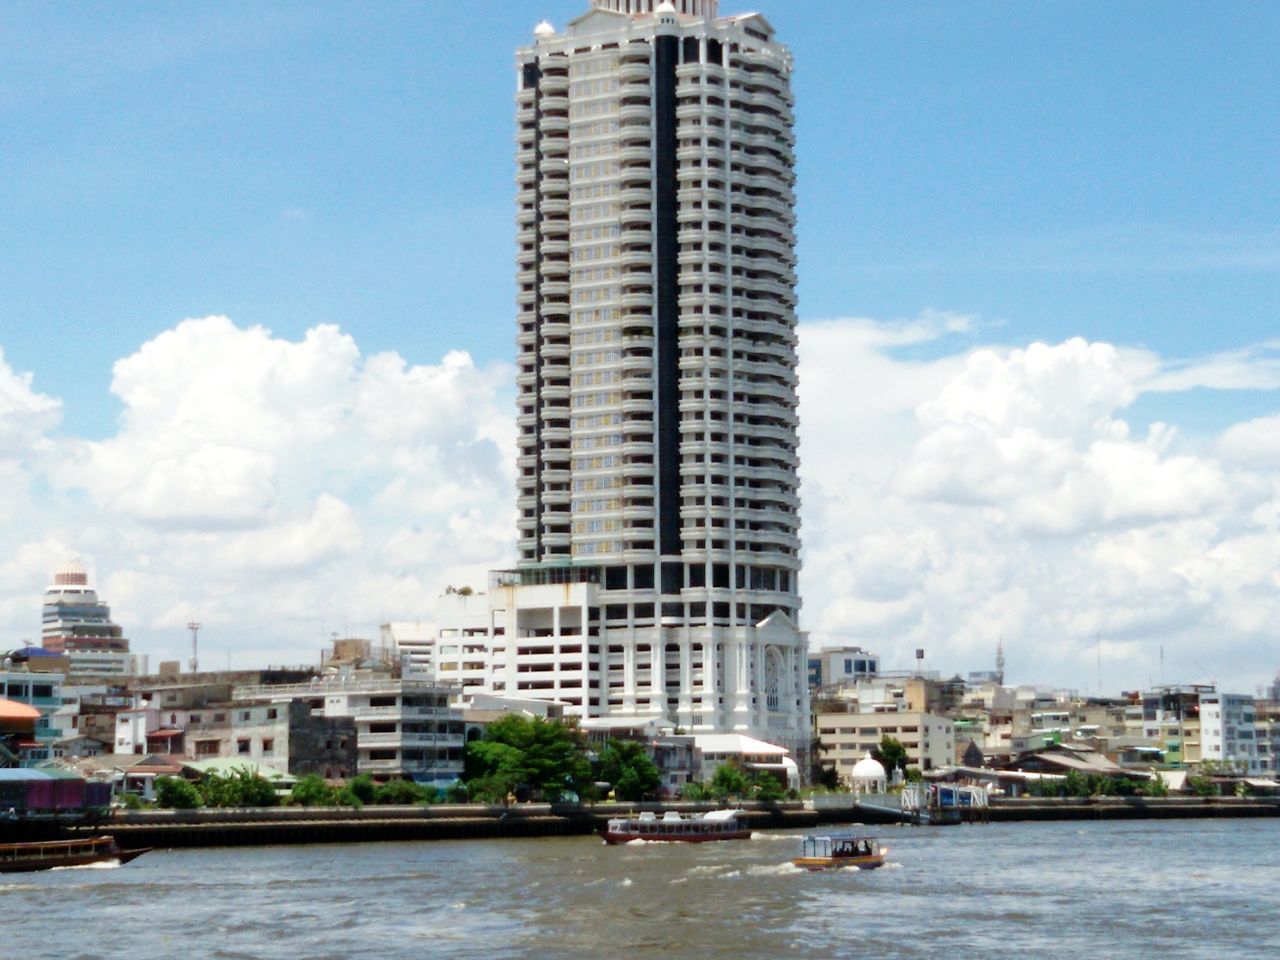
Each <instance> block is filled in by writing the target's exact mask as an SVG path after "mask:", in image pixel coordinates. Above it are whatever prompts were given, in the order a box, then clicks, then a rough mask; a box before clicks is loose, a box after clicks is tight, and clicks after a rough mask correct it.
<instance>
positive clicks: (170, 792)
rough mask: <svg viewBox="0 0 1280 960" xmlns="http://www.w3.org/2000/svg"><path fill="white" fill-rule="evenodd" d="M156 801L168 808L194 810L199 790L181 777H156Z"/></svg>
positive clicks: (198, 798) (198, 802)
mask: <svg viewBox="0 0 1280 960" xmlns="http://www.w3.org/2000/svg"><path fill="white" fill-rule="evenodd" d="M156 802H157V803H159V804H160V806H162V807H167V808H168V809H170V810H194V809H195V808H196V807H198V806H200V791H199V790H197V789H196V788H195V787H194V786H192V785H191V783H190V781H188V780H183V779H182V778H181V777H156Z"/></svg>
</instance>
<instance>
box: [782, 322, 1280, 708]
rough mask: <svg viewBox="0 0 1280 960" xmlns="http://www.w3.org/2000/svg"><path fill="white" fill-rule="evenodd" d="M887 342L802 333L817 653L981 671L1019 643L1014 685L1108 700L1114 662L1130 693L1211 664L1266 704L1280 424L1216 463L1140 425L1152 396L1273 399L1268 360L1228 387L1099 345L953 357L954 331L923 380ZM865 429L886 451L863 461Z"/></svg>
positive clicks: (1243, 361) (1207, 364)
mask: <svg viewBox="0 0 1280 960" xmlns="http://www.w3.org/2000/svg"><path fill="white" fill-rule="evenodd" d="M869 326H870V329H869ZM875 326H876V325H875V324H870V325H869V322H868V321H862V320H849V321H832V322H826V323H820V324H814V325H811V326H802V327H801V371H800V373H801V383H802V391H803V394H802V398H803V409H802V444H801V461H802V464H803V466H802V473H803V479H804V487H803V495H804V516H803V520H804V529H803V537H804V541H805V545H806V568H805V580H804V594H805V621H806V623H807V624H808V627H809V629H810V630H811V631H812V632H813V637H814V638H815V639H816V640H817V641H818V642H819V643H859V644H862V645H863V646H866V647H869V648H871V649H875V650H878V651H880V652H881V653H882V655H883V656H884V658H885V662H886V664H888V665H891V666H897V667H902V668H905V667H908V666H910V665H911V663H912V660H913V658H912V654H913V652H914V649H915V648H917V647H923V648H925V649H926V651H927V654H928V656H929V662H930V665H931V666H934V667H936V668H939V669H943V670H947V671H960V672H963V671H965V670H971V669H981V668H989V667H990V666H991V664H992V662H993V660H994V652H995V648H996V644H997V643H998V642H1003V643H1004V645H1005V648H1006V652H1007V654H1008V657H1009V662H1010V671H1011V674H1012V675H1013V676H1015V677H1016V678H1018V679H1022V680H1026V681H1038V682H1044V683H1051V682H1054V681H1055V680H1060V681H1062V682H1064V683H1067V684H1069V685H1072V686H1077V687H1080V688H1096V687H1097V665H1096V662H1094V661H1095V659H1096V654H1097V650H1098V648H1099V646H1101V649H1102V652H1103V658H1104V663H1103V686H1104V688H1106V689H1107V690H1109V691H1112V692H1114V691H1115V690H1116V689H1118V688H1119V687H1120V686H1140V685H1142V684H1144V683H1147V682H1151V681H1157V680H1159V679H1160V653H1161V649H1162V648H1163V650H1164V654H1165V664H1166V668H1167V670H1166V674H1165V675H1166V677H1167V678H1169V679H1183V678H1187V679H1190V678H1199V677H1201V676H1204V677H1205V678H1207V673H1206V670H1205V669H1202V667H1204V665H1212V670H1213V671H1214V672H1216V675H1217V676H1219V677H1220V678H1224V679H1231V678H1234V680H1235V682H1236V683H1237V685H1238V686H1240V687H1241V688H1243V689H1252V685H1253V684H1256V683H1260V682H1262V680H1263V678H1264V677H1265V676H1266V675H1267V674H1269V673H1270V672H1271V671H1273V670H1274V669H1275V667H1276V666H1277V665H1280V664H1277V663H1276V662H1273V661H1275V660H1277V656H1276V652H1275V646H1274V639H1273V638H1274V632H1273V625H1274V623H1275V622H1276V615H1277V614H1280V600H1278V599H1277V598H1278V597H1280V591H1277V590H1276V579H1277V577H1278V576H1280V573H1278V572H1277V571H1280V495H1278V494H1280V445H1278V443H1280V441H1277V440H1276V439H1275V438H1276V436H1280V421H1277V420H1276V418H1262V419H1259V420H1256V421H1252V422H1250V423H1246V424H1240V425H1237V426H1235V427H1232V428H1231V429H1229V430H1227V431H1226V432H1225V433H1224V434H1223V435H1222V437H1221V438H1220V440H1219V441H1218V443H1217V445H1216V447H1215V448H1214V450H1213V452H1212V453H1210V454H1205V453H1199V452H1193V451H1188V450H1185V449H1183V445H1182V444H1181V442H1180V437H1179V433H1178V431H1177V429H1176V428H1175V427H1173V426H1170V425H1168V424H1161V423H1156V424H1153V425H1152V426H1151V427H1150V428H1149V429H1148V430H1147V433H1146V435H1145V436H1134V435H1133V431H1132V429H1131V427H1130V425H1129V423H1128V422H1127V421H1126V420H1125V412H1126V410H1127V408H1128V407H1130V406H1131V405H1132V404H1133V403H1134V402H1135V400H1136V399H1137V398H1138V397H1139V396H1140V395H1142V394H1143V393H1145V392H1167V391H1170V390H1178V389H1190V388H1192V387H1206V386H1214V385H1216V386H1218V387H1222V388H1227V387H1230V388H1250V389H1255V388H1256V387H1257V385H1259V384H1265V383H1267V382H1269V381H1268V379H1267V378H1268V377H1269V376H1270V373H1269V370H1270V364H1271V360H1270V354H1269V350H1268V348H1267V345H1262V346H1261V347H1258V348H1249V349H1247V350H1242V351H1238V352H1236V353H1235V354H1232V355H1231V362H1232V363H1233V364H1239V365H1241V366H1239V367H1233V368H1232V372H1231V374H1230V376H1227V375H1225V374H1223V373H1221V371H1223V370H1224V369H1226V366H1225V365H1224V363H1223V362H1222V361H1221V358H1206V360H1205V361H1204V362H1203V363H1196V362H1187V361H1177V362H1168V361H1165V360H1163V359H1162V358H1160V357H1159V356H1157V355H1155V354H1153V353H1151V352H1150V351H1146V350H1137V349H1130V348H1118V347H1116V346H1114V345H1111V344H1105V343H1087V342H1085V341H1083V340H1080V339H1072V340H1068V341H1066V342H1064V343H1059V344H1045V343H1035V344H1031V345H1028V346H1025V347H1015V348H1009V347H978V348H975V349H971V350H968V351H957V350H950V351H948V350H946V349H944V347H945V346H946V343H945V341H944V338H945V336H946V331H945V330H943V329H939V328H937V327H935V328H933V331H934V333H935V335H936V336H938V337H939V342H938V343H937V344H935V345H934V347H935V349H934V350H933V351H932V353H933V355H934V356H935V357H937V359H934V360H931V361H929V362H928V363H921V362H916V361H911V360H905V359H901V358H899V357H897V356H895V349H896V346H897V344H898V343H900V342H901V341H902V338H903V334H902V332H901V331H900V330H898V329H896V328H890V329H889V330H887V331H886V332H885V333H884V335H878V334H877V333H876V332H875V330H874V328H875ZM970 329H972V327H971V328H970ZM840 345H844V346H846V347H851V348H848V349H844V350H840V349H839V346H840ZM815 367H817V368H819V372H818V373H817V375H815V374H814V369H815ZM1170 371H1174V373H1170ZM1175 373H1176V375H1177V376H1180V377H1182V379H1181V380H1176V379H1174V374H1175ZM864 388H865V389H866V391H867V393H866V394H864V392H863V390H864ZM1277 405H1278V406H1280V397H1277ZM815 408H816V409H817V410H819V411H820V412H819V414H818V416H816V417H815V416H813V415H812V412H813V411H814V410H815ZM908 410H909V411H910V414H909V415H908V414H907V413H906V411H908ZM835 411H839V413H838V415H837V414H836V413H835ZM846 422H855V423H856V425H855V426H854V428H853V429H854V431H855V433H856V434H860V435H861V437H863V438H864V439H865V440H866V441H868V442H870V443H871V444H872V445H873V446H874V447H875V449H874V450H873V451H872V452H870V453H869V454H864V452H863V450H862V449H860V446H859V445H853V444H849V443H847V442H845V438H846V437H847V436H848V432H847V431H846V430H844V429H843V424H844V423H846ZM886 453H887V456H888V458H889V460H890V461H891V463H889V464H887V463H886V462H885V457H886ZM1215 454H1216V455H1215ZM815 463H816V464H817V465H818V466H817V467H816V468H815ZM870 464H873V465H876V468H875V469H868V465H870ZM886 467H888V469H886Z"/></svg>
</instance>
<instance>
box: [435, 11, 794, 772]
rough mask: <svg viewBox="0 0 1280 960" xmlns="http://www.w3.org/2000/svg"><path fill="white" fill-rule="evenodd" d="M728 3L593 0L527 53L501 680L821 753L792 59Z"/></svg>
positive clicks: (597, 712) (578, 703) (501, 587)
mask: <svg viewBox="0 0 1280 960" xmlns="http://www.w3.org/2000/svg"><path fill="white" fill-rule="evenodd" d="M716 6H717V4H716V2H715V0H681V2H680V3H678V4H672V3H670V2H662V3H658V2H655V0H595V2H593V4H592V6H591V9H590V10H588V11H587V12H586V13H584V14H583V15H582V16H580V17H578V18H577V19H576V20H574V21H572V22H571V23H569V24H568V25H567V27H566V28H565V29H564V31H563V32H561V33H557V32H556V31H555V29H554V28H552V27H551V26H550V25H549V24H545V23H544V24H542V25H540V26H539V27H538V29H537V30H536V31H535V36H534V42H533V44H532V45H530V46H528V47H524V48H522V49H520V50H519V51H518V53H517V68H518V93H517V95H516V100H517V136H516V140H517V147H516V150H517V152H516V160H517V184H518V201H517V204H518V213H517V225H518V235H517V270H518V289H519V293H518V333H517V342H518V386H519V400H518V403H519V410H518V424H519V500H518V507H519V558H520V560H519V566H518V569H517V570H514V571H507V572H504V573H502V574H499V575H496V576H495V577H494V578H493V581H492V582H491V584H490V590H489V606H490V610H491V619H490V628H491V631H492V647H491V661H490V670H491V686H492V688H493V690H494V692H502V693H505V694H508V695H511V696H525V697H540V698H555V699H558V700H562V701H565V702H566V703H567V704H569V708H570V710H571V712H574V713H577V714H579V715H580V716H582V717H584V718H608V719H616V718H659V719H661V720H664V721H666V722H668V723H670V724H673V725H675V726H678V727H680V728H683V729H685V730H688V731H690V732H741V733H746V734H750V735H752V736H756V737H760V738H763V739H767V740H772V741H774V742H778V743H781V744H783V745H785V746H788V747H790V748H791V749H793V750H794V751H795V752H796V753H797V755H800V756H802V755H803V754H804V752H805V745H806V744H807V742H808V739H809V736H810V733H809V724H808V717H809V703H808V692H807V689H808V688H807V683H806V674H805V669H806V657H805V653H806V641H805V636H804V635H803V634H802V633H800V632H799V629H798V617H799V608H800V598H799V592H798V582H797V577H798V574H799V568H800V560H799V548H800V541H799V516H798V509H799V498H798V495H797V485H798V481H797V476H796V470H797V465H798V459H797V435H796V430H797V416H796V407H797V402H796V354H795V345H796V335H795V322H796V318H795V306H796V298H795V284H796V275H795V265H796V260H795V233H794V228H795V213H794V207H795V197H794V193H793V184H794V181H795V175H794V153H793V145H794V136H793V133H792V124H793V118H792V111H791V107H792V97H791V92H790V80H789V78H790V73H791V56H790V53H789V52H788V50H787V48H786V47H784V46H782V45H781V44H779V43H777V42H775V41H774V39H773V28H772V27H771V26H770V24H769V22H768V21H767V20H766V19H765V18H764V17H762V16H760V15H758V14H747V15H743V16H733V17H723V18H722V17H719V16H718V15H717V9H716ZM442 642H443V641H442Z"/></svg>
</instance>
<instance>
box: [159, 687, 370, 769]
mask: <svg viewBox="0 0 1280 960" xmlns="http://www.w3.org/2000/svg"><path fill="white" fill-rule="evenodd" d="M263 689H265V690H267V691H270V690H271V688H270V687H267V688H263ZM242 694H243V691H242V690H240V689H237V690H236V691H235V693H234V694H233V697H232V701H231V702H230V703H227V704H221V705H218V706H217V707H216V708H214V709H202V710H200V711H199V712H196V711H188V712H187V714H186V717H185V721H186V722H185V724H184V734H185V736H184V740H183V749H182V750H181V751H180V755H181V756H185V757H189V758H191V759H193V760H211V759H215V758H230V759H238V760H243V761H245V762H246V763H248V764H251V765H252V766H254V767H255V768H256V767H257V766H259V765H261V766H266V767H270V768H273V769H277V770H280V771H282V772H284V773H288V774H291V775H293V776H306V775H307V774H310V773H315V774H319V775H320V776H322V777H326V778H328V779H336V778H342V779H346V778H349V777H352V776H355V774H356V768H357V756H358V754H357V736H358V734H357V729H356V724H355V722H354V721H353V720H352V719H351V718H350V717H330V716H325V715H324V713H323V712H317V711H316V710H315V709H314V708H313V706H312V703H311V702H309V701H307V700H302V699H297V700H294V699H286V698H283V697H280V696H279V695H277V694H265V695H263V696H259V697H252V696H244V695H242Z"/></svg>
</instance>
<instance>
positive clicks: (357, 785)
mask: <svg viewBox="0 0 1280 960" xmlns="http://www.w3.org/2000/svg"><path fill="white" fill-rule="evenodd" d="M346 788H347V789H348V790H350V791H351V795H352V796H353V797H355V798H356V799H358V800H359V801H360V802H361V803H373V795H374V793H375V792H376V791H377V789H378V785H377V784H376V783H374V782H373V777H371V776H369V774H367V773H362V774H360V775H359V776H356V777H352V778H351V779H350V780H348V781H347V787H346Z"/></svg>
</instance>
